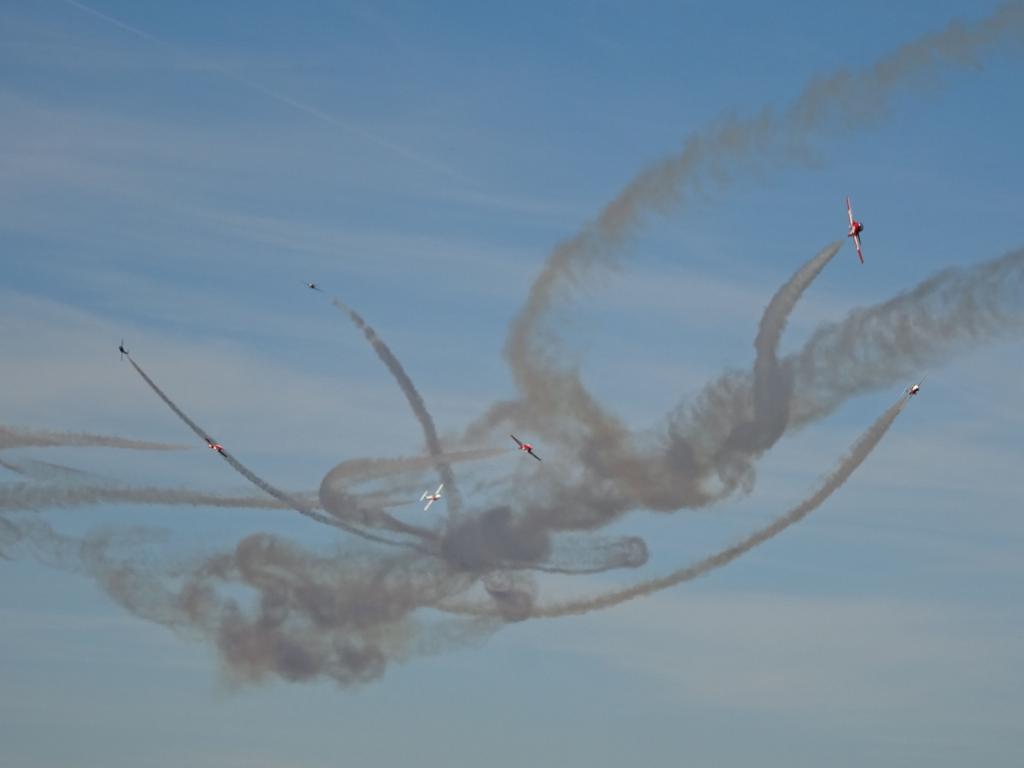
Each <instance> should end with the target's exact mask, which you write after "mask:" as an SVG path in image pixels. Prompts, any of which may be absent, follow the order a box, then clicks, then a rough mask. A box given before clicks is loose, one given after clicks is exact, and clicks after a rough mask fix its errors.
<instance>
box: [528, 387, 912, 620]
mask: <svg viewBox="0 0 1024 768" xmlns="http://www.w3.org/2000/svg"><path fill="white" fill-rule="evenodd" d="M908 399H909V398H908V396H907V395H906V394H904V395H902V396H901V397H900V399H899V400H897V401H896V402H895V403H893V404H892V405H890V406H889V407H888V408H887V409H886V411H885V413H883V414H882V415H881V416H880V417H879V418H878V420H877V421H875V423H874V424H872V425H871V426H870V427H869V428H868V430H867V431H866V432H865V433H864V434H863V435H861V436H860V437H859V438H858V439H857V442H855V443H854V444H853V447H852V448H851V449H850V452H849V453H847V454H846V456H845V457H843V459H842V461H841V462H840V463H839V466H838V467H836V469H835V470H834V471H833V472H832V474H830V475H829V476H828V477H826V478H825V481H824V482H823V483H822V485H821V487H820V488H819V489H818V490H817V491H815V492H814V493H813V494H811V495H810V496H809V497H808V498H806V499H805V500H804V501H802V502H800V503H799V504H798V505H797V506H795V507H794V508H793V509H791V510H790V511H789V512H787V513H786V514H785V515H782V516H781V517H778V518H776V519H775V520H773V521H772V522H771V523H769V524H768V525H766V526H765V527H764V528H761V529H759V530H757V531H755V532H754V533H751V534H750V535H749V536H746V537H745V538H743V539H741V540H740V541H738V542H736V543H735V544H733V545H732V546H731V547H727V548H726V549H723V550H722V551H721V552H717V553H716V554H714V555H711V556H710V557H706V558H704V559H703V560H700V561H698V562H696V563H694V564H692V565H689V566H686V567H685V568H680V569H679V570H676V571H673V572H672V573H670V574H668V575H667V576H663V577H661V578H659V579H652V580H650V581H647V582H644V583H642V584H637V585H635V586H632V587H628V588H626V589H621V590H616V591H613V592H608V593H606V594H604V595H599V596H597V597H595V598H591V599H589V600H575V601H571V602H566V603H561V604H558V603H556V604H552V605H549V606H542V607H540V608H537V609H535V610H534V613H533V615H534V616H543V617H556V616H567V615H569V614H581V613H588V612H589V611H593V610H598V609H601V608H608V607H611V606H613V605H618V604H619V603H623V602H626V601H627V600H632V599H633V598H634V597H641V596H644V595H649V594H652V593H653V592H657V591H659V590H662V589H667V588H668V587H673V586H675V585H677V584H681V583H683V582H684V581H692V580H693V579H695V578H697V577H698V576H703V575H704V574H706V573H709V572H711V571H713V570H716V569H718V568H721V567H723V566H725V565H728V564H729V563H731V562H732V561H733V560H735V559H736V558H738V557H740V556H741V555H744V554H746V553H747V552H749V551H750V550H752V549H754V547H757V546H759V545H760V544H763V543H764V542H766V541H768V540H769V539H771V538H774V537H775V536H777V535H778V534H780V533H782V532H783V531H784V530H786V529H787V528H789V527H790V526H791V525H794V524H795V523H798V522H800V521H801V520H803V519H804V518H805V517H807V515H809V514H810V513H811V512H813V511H814V510H816V509H817V508H818V507H820V506H821V505H822V503H824V502H825V500H826V499H828V497H829V496H831V495H832V494H833V493H835V491H836V490H838V489H839V488H840V487H841V486H842V485H843V483H845V482H846V481H847V480H848V479H849V478H850V475H852V474H853V472H854V471H855V470H856V469H857V467H859V466H860V465H861V464H862V463H863V462H864V459H866V458H867V457H868V456H869V455H870V453H871V451H873V450H874V448H875V446H877V445H878V443H879V441H880V440H881V439H882V438H883V437H884V436H885V433H886V432H888V431H889V427H891V426H892V424H893V422H894V421H895V420H896V417H897V416H899V415H900V411H902V410H903V407H904V406H905V405H906V404H907V400H908Z"/></svg>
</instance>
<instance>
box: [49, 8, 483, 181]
mask: <svg viewBox="0 0 1024 768" xmlns="http://www.w3.org/2000/svg"><path fill="white" fill-rule="evenodd" d="M64 2H65V3H67V4H68V5H70V6H72V7H74V8H77V9H78V10H80V11H83V12H85V13H87V14H89V15H90V16H93V17H95V18H97V19H101V20H102V21H105V22H107V23H108V24H113V25H114V26H116V27H118V28H119V29H121V30H123V31H125V32H128V33H129V34H132V35H135V36H136V37H139V38H142V39H143V40H146V41H148V42H150V43H154V44H155V45H158V46H160V47H161V48H164V49H165V50H167V51H169V52H171V53H173V54H174V55H175V56H178V57H180V58H183V59H186V60H188V61H192V62H196V63H199V64H201V65H202V66H203V68H205V69H207V70H209V71H213V72H216V73H217V74H219V75H221V76H222V77H224V78H227V79H228V80H232V81H233V82H235V83H238V84H239V85H242V86H245V87H246V88H248V89H250V90H253V91H256V92H257V93H260V94H262V95H264V96H267V97H268V98H270V99H273V100H274V101H276V102H278V103H279V104H283V105H285V106H287V107H291V108H292V109H295V110H297V111H299V112H302V113H303V114H305V115H308V116H309V117H313V118H315V119H317V120H319V121H320V122H322V123H325V124H327V125H330V126H333V127H335V128H341V129H342V130H343V131H346V132H347V133H350V134H352V135H353V136H357V137H359V138H360V139H363V140H364V141H367V142H369V143H371V144H375V145H377V146H378V147H381V148H383V149H386V150H388V151H389V152H393V153H394V154H396V155H399V156H400V157H403V158H405V159H406V160H410V161H412V162H413V163H416V164H417V165H420V166H422V167H423V168H427V169H429V170H432V171H436V172H439V173H442V174H444V175H446V176H448V177H450V178H452V179H455V180H456V181H459V182H462V183H464V184H472V180H471V179H469V178H468V177H467V176H465V175H464V174H462V173H460V172H459V171H457V170H455V169H454V168H452V167H451V166H449V165H446V164H445V163H442V162H440V161H438V160H435V159H433V158H430V157H426V156H425V155H422V154H420V153H419V152H415V151H413V150H411V149H409V148H408V147H404V146H402V145H401V144H397V143H395V142H393V141H390V140H388V139H385V138H384V137H382V136H379V135H378V134H375V133H371V132H370V131H368V130H366V129H365V128H362V127H360V126H359V125H357V124H356V123H353V122H350V121H348V120H342V119H341V118H339V117H336V116H334V115H331V114H328V113H327V112H324V111H323V110H321V109H317V108H316V107H313V106H310V105H309V104H306V103H304V102H301V101H299V100H297V99H293V98H292V97H290V96H286V95H284V94H283V93H280V92H279V91H275V90H273V89H271V88H268V87H267V86H265V85H263V84H261V83H257V82H256V81H254V80H250V79H249V78H247V77H244V76H242V75H239V74H238V73H237V72H234V71H232V70H230V69H228V68H227V67H224V66H222V65H219V64H216V63H213V62H210V61H205V60H202V59H200V58H199V57H197V56H196V55H194V54H192V53H190V52H189V51H186V50H185V49H183V48H179V47H178V46H176V45H173V44H172V43H169V42H167V41H166V40H163V39H162V38H159V37H157V36H156V35H153V34H151V33H149V32H146V31H145V30H143V29H139V28H138V27H134V26H132V25H131V24H127V23H125V22H124V21H121V20H120V19H117V18H115V17H113V16H111V15H109V14H106V13H103V12H102V11H98V10H96V9H95V8H93V7H92V6H88V5H86V4H85V3H81V2H78V0H64Z"/></svg>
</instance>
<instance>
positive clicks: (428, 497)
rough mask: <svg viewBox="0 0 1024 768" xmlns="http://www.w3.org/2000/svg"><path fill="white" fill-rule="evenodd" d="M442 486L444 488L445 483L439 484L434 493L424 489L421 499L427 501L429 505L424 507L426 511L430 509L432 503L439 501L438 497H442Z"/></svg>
mask: <svg viewBox="0 0 1024 768" xmlns="http://www.w3.org/2000/svg"><path fill="white" fill-rule="evenodd" d="M442 488H444V483H441V484H440V485H439V486H437V490H436V491H434V492H433V493H431V492H430V491H424V492H423V495H422V496H420V501H425V502H427V506H425V507H424V508H423V511H424V512H426V511H427V510H428V509H430V505H431V504H433V503H434V502H435V501H437V500H438V499H440V498H441V489H442Z"/></svg>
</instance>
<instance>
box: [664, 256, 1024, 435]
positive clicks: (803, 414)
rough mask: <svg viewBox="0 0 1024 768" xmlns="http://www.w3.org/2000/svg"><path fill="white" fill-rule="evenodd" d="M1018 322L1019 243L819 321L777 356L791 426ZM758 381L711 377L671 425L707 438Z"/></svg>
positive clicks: (1005, 333)
mask: <svg viewBox="0 0 1024 768" xmlns="http://www.w3.org/2000/svg"><path fill="white" fill-rule="evenodd" d="M1022 328H1024V249H1018V250H1015V251H1011V252H1010V253H1008V254H1006V255H1004V256H1001V257H999V258H996V259H991V260H989V261H986V262H983V263H981V264H977V265H975V266H972V267H967V268H954V269H947V270H943V271H942V272H939V273H938V274H936V275H933V276H932V277H930V278H928V279H926V280H924V281H922V282H921V283H919V284H918V285H916V286H915V287H913V288H911V289H910V290H907V291H905V292H903V293H901V294H899V295H897V296H895V297H893V298H891V299H889V300H887V301H884V302H881V303H879V304H876V305H873V306H870V307H863V308H859V309H854V310H853V311H851V312H850V313H849V314H848V315H847V316H846V318H844V319H843V320H841V321H839V322H835V323H827V324H825V325H822V326H820V327H819V328H818V329H817V330H816V331H815V332H814V333H813V334H812V335H811V337H810V339H808V341H807V342H806V343H805V344H804V346H803V347H802V348H801V349H800V351H799V352H796V353H795V354H793V355H789V356H787V357H786V358H784V359H783V360H782V361H781V362H780V367H781V368H782V369H783V370H785V371H787V375H789V376H790V377H791V378H792V392H793V394H792V397H791V401H790V403H789V406H788V408H789V411H790V419H789V427H790V428H795V427H800V426H803V425H806V424H808V423H810V422H813V421H817V420H818V419H821V418H823V417H825V416H827V415H828V414H829V413H831V412H832V411H833V410H835V408H837V407H838V406H839V405H840V404H842V403H843V402H844V401H845V400H846V399H847V398H849V397H851V396H853V395H857V394H862V393H866V392H870V391H874V390H877V389H879V388H881V387H886V386H891V385H892V384H894V383H897V382H903V381H904V380H905V379H906V378H907V377H908V376H910V375H912V374H915V373H918V372H920V371H921V370H922V369H924V368H927V367H929V366H933V365H935V364H937V363H940V362H942V361H944V360H946V359H948V358H949V356H950V355H951V354H953V353H955V352H957V351H960V350H964V349H970V348H973V347H975V346H977V345H978V344H982V343H990V342H992V341H998V340H1000V339H1007V338H1013V337H1014V336H1016V335H1018V334H1019V333H1020V331H1021V330H1022ZM754 387H755V384H754V383H753V382H752V381H751V378H750V377H749V376H748V375H746V374H739V373H728V374H725V375H724V376H721V377H719V378H717V379H715V380H713V381H711V382H709V383H708V384H707V386H706V387H705V388H704V390H703V391H702V393H701V394H700V395H699V396H698V398H697V402H698V405H697V406H696V407H694V408H688V409H684V408H683V407H682V406H679V407H678V408H677V409H676V412H675V414H674V415H673V416H672V419H671V423H672V427H671V429H672V431H673V432H678V433H680V434H684V433H685V434H688V435H702V436H704V439H709V438H708V436H714V435H720V434H723V433H727V431H728V429H729V426H730V425H731V424H732V423H734V419H735V417H733V416H728V415H729V414H745V413H749V411H750V403H751V402H752V400H753V389H754ZM707 403H712V404H713V405H706V404H707ZM721 414H725V415H726V416H727V418H724V419H723V418H719V417H720V415H721ZM710 439H711V442H715V441H716V440H717V438H715V437H712V438H710Z"/></svg>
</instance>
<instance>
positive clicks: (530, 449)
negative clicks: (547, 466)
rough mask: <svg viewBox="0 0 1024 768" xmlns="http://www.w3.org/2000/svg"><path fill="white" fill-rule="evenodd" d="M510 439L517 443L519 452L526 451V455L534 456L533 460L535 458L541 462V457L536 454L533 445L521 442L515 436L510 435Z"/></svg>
mask: <svg viewBox="0 0 1024 768" xmlns="http://www.w3.org/2000/svg"><path fill="white" fill-rule="evenodd" d="M509 437H511V438H512V439H513V440H515V441H516V445H518V446H519V450H520V451H525V452H526V453H528V454H530V455H531V456H533V458H535V459H536V460H537V461H540V456H538V455H537V454H536V453H534V452H533V446H532V445H530V444H529V443H524V442H523V441H522V440H520V439H519V438H518V437H516V436H515V435H509Z"/></svg>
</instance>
